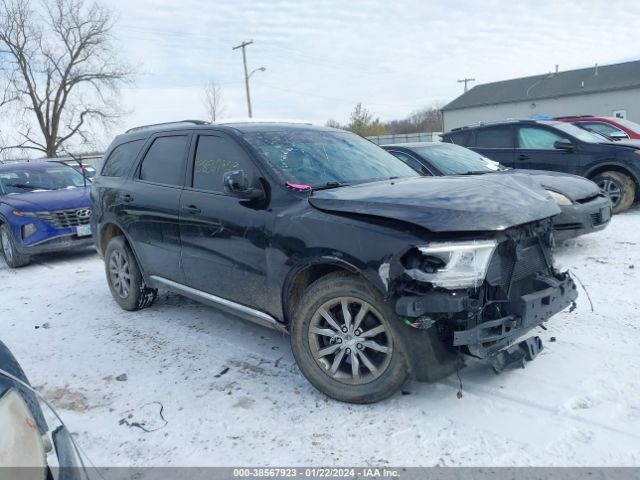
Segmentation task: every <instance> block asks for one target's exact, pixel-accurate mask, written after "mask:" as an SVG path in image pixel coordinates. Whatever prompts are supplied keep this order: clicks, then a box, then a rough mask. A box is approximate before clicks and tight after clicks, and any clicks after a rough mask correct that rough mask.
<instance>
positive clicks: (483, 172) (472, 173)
mask: <svg viewBox="0 0 640 480" xmlns="http://www.w3.org/2000/svg"><path fill="white" fill-rule="evenodd" d="M485 173H491V170H469V171H468V172H464V173H458V175H484V174H485Z"/></svg>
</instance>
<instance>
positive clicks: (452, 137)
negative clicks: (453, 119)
mask: <svg viewBox="0 0 640 480" xmlns="http://www.w3.org/2000/svg"><path fill="white" fill-rule="evenodd" d="M447 135H448V136H449V138H448V139H447V141H448V142H451V143H455V144H456V145H462V146H463V147H466V146H467V145H469V137H470V136H471V130H462V131H460V132H449V133H448V134H447Z"/></svg>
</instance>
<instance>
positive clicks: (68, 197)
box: [2, 187, 91, 212]
mask: <svg viewBox="0 0 640 480" xmlns="http://www.w3.org/2000/svg"><path fill="white" fill-rule="evenodd" d="M2 202H3V203H6V204H7V205H11V206H12V207H13V208H15V209H16V210H22V211H24V212H41V211H51V210H66V209H70V208H81V207H88V206H89V205H90V204H91V200H90V199H89V187H87V188H84V187H77V188H69V189H64V190H52V191H44V192H28V193H18V194H14V195H5V196H3V197H2Z"/></svg>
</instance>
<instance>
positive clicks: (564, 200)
mask: <svg viewBox="0 0 640 480" xmlns="http://www.w3.org/2000/svg"><path fill="white" fill-rule="evenodd" d="M547 195H549V196H550V197H551V198H552V199H553V201H554V202H556V203H557V204H558V205H561V206H566V205H571V204H572V202H571V200H569V198H568V197H566V196H565V195H562V194H561V193H558V192H554V191H553V190H547Z"/></svg>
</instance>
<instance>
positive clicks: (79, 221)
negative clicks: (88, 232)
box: [37, 208, 91, 228]
mask: <svg viewBox="0 0 640 480" xmlns="http://www.w3.org/2000/svg"><path fill="white" fill-rule="evenodd" d="M37 216H38V218H40V219H42V220H44V221H45V222H47V223H49V224H51V225H52V226H54V227H56V228H69V227H79V226H81V225H89V222H90V220H91V209H90V208H72V209H69V210H56V211H53V212H38V213H37Z"/></svg>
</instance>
